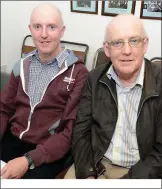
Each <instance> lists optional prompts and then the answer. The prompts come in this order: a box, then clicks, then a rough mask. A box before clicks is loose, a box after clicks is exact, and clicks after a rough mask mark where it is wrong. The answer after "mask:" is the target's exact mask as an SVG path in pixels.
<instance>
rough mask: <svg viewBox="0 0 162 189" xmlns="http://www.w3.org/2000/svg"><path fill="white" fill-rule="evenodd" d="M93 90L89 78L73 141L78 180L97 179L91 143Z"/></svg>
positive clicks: (80, 106)
mask: <svg viewBox="0 0 162 189" xmlns="http://www.w3.org/2000/svg"><path fill="white" fill-rule="evenodd" d="M91 88H92V87H91V79H90V76H89V77H88V79H87V81H86V85H85V88H84V90H83V93H82V98H81V101H80V104H79V108H78V113H77V121H76V125H75V127H74V131H73V140H72V152H73V158H74V165H75V173H76V178H78V179H86V178H87V177H89V176H95V177H96V175H97V172H96V169H95V164H94V157H93V149H92V141H91V127H92V125H93V118H92V92H91Z"/></svg>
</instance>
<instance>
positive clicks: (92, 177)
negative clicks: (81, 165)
mask: <svg viewBox="0 0 162 189" xmlns="http://www.w3.org/2000/svg"><path fill="white" fill-rule="evenodd" d="M86 179H95V177H94V176H90V177H87V178H86Z"/></svg>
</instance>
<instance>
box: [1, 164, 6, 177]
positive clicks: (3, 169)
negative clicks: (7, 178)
mask: <svg viewBox="0 0 162 189" xmlns="http://www.w3.org/2000/svg"><path fill="white" fill-rule="evenodd" d="M6 170H7V165H5V166H4V167H3V168H2V170H1V176H2V175H3V174H4V173H5V172H6Z"/></svg>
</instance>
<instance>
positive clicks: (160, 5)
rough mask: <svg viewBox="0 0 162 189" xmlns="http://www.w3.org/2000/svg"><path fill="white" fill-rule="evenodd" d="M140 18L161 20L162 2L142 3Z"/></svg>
mask: <svg viewBox="0 0 162 189" xmlns="http://www.w3.org/2000/svg"><path fill="white" fill-rule="evenodd" d="M140 18H143V19H155V20H162V1H161V0H159V1H155V0H154V1H142V2H141V12H140Z"/></svg>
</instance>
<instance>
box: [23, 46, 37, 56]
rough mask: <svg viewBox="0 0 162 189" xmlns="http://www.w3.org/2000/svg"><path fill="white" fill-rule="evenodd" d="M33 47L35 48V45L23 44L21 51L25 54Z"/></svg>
mask: <svg viewBox="0 0 162 189" xmlns="http://www.w3.org/2000/svg"><path fill="white" fill-rule="evenodd" d="M35 48H36V47H33V46H27V45H24V46H23V50H22V53H23V54H27V53H29V52H31V51H33V50H34V49H35Z"/></svg>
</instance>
